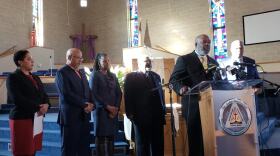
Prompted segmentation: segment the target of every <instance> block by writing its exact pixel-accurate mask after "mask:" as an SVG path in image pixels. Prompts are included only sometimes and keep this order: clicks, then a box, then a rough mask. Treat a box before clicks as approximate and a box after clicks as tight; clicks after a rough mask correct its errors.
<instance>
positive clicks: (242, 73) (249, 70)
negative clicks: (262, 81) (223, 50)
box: [230, 40, 259, 80]
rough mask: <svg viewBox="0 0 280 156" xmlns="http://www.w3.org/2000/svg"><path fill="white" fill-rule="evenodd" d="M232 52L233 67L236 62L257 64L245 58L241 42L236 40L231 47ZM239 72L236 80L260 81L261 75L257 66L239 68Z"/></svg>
mask: <svg viewBox="0 0 280 156" xmlns="http://www.w3.org/2000/svg"><path fill="white" fill-rule="evenodd" d="M230 51H231V58H230V59H231V62H232V64H231V65H233V63H234V62H238V63H249V64H256V61H255V60H253V59H251V58H249V57H246V56H243V54H244V46H243V42H242V41H240V40H235V41H233V42H232V43H231V47H230ZM237 68H238V69H239V72H237V74H235V77H236V80H249V79H259V73H258V70H257V68H256V67H255V66H240V65H239V66H237Z"/></svg>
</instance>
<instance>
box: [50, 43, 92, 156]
mask: <svg viewBox="0 0 280 156" xmlns="http://www.w3.org/2000/svg"><path fill="white" fill-rule="evenodd" d="M82 61H83V57H82V52H81V51H80V50H79V49H77V48H71V49H69V50H68V51H67V53H66V65H65V66H63V67H62V68H61V69H59V70H58V72H57V75H56V78H55V83H56V86H57V90H58V94H59V113H58V119H57V122H58V124H59V125H60V128H61V137H62V146H61V155H62V156H90V155H91V152H90V123H89V120H90V112H91V111H92V110H93V108H94V104H93V103H92V101H93V100H92V96H91V93H90V89H89V84H88V81H87V79H86V75H85V73H84V72H82V71H80V70H79V66H80V65H81V63H82Z"/></svg>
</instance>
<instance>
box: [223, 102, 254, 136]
mask: <svg viewBox="0 0 280 156" xmlns="http://www.w3.org/2000/svg"><path fill="white" fill-rule="evenodd" d="M219 121H220V126H221V127H222V128H223V130H224V131H225V132H226V133H227V134H229V135H233V136H238V135H242V134H244V133H245V132H246V131H247V130H248V128H249V127H250V125H251V121H252V116H251V111H250V109H249V107H248V105H247V104H246V103H245V102H243V101H241V100H240V99H237V98H234V99H230V100H228V101H226V102H224V104H223V105H222V107H221V108H220V113H219Z"/></svg>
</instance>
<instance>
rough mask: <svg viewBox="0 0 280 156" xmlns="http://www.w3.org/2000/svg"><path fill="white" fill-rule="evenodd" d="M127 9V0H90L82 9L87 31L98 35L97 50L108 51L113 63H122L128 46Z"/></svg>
mask: <svg viewBox="0 0 280 156" xmlns="http://www.w3.org/2000/svg"><path fill="white" fill-rule="evenodd" d="M126 9H127V7H126V0H89V1H88V7H87V8H83V11H82V13H83V21H84V22H85V24H86V33H87V34H92V35H97V36H98V38H97V40H96V44H95V45H96V48H95V49H96V51H97V52H98V51H103V52H106V53H108V54H109V57H110V59H111V62H112V63H122V48H125V47H127V10H126Z"/></svg>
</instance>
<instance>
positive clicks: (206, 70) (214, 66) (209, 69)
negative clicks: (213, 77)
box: [205, 65, 218, 73]
mask: <svg viewBox="0 0 280 156" xmlns="http://www.w3.org/2000/svg"><path fill="white" fill-rule="evenodd" d="M216 68H218V66H216V65H213V66H210V67H209V68H207V69H205V72H206V73H208V72H210V71H212V70H214V69H216Z"/></svg>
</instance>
